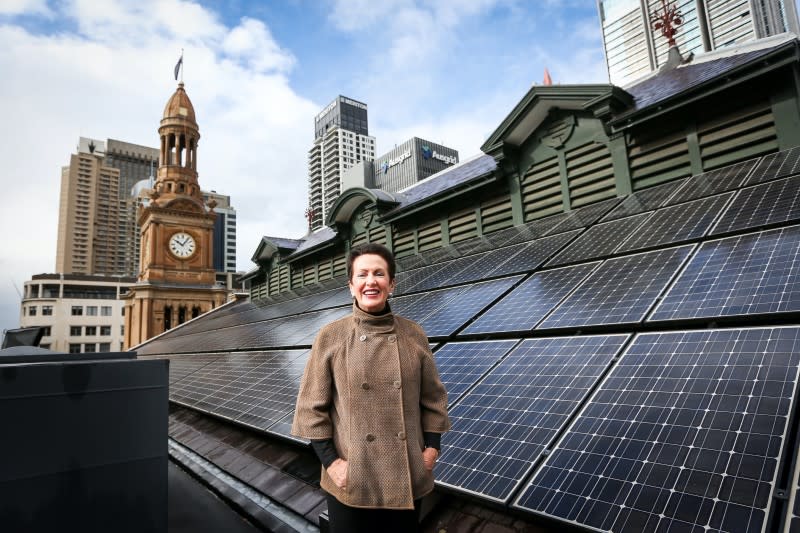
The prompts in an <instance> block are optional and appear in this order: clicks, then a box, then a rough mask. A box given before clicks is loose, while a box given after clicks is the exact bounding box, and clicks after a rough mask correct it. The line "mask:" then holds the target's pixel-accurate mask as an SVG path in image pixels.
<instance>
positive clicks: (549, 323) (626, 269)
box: [536, 245, 693, 329]
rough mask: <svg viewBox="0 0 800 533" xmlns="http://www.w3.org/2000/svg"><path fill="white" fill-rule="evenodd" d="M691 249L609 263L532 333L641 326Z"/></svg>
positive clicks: (644, 254)
mask: <svg viewBox="0 0 800 533" xmlns="http://www.w3.org/2000/svg"><path fill="white" fill-rule="evenodd" d="M692 248H693V246H691V245H689V246H681V247H678V248H668V249H666V250H656V251H654V252H647V253H643V254H636V255H628V256H624V257H618V258H616V259H609V260H608V261H606V262H604V263H603V264H602V265H600V266H599V267H598V268H596V269H595V270H594V271H593V272H592V274H590V275H589V277H588V278H587V279H586V281H584V282H583V283H581V285H580V286H579V287H578V288H577V289H576V290H575V292H574V293H573V294H572V295H570V296H569V297H567V299H566V300H565V301H564V303H562V304H561V305H559V306H558V307H556V309H555V310H554V311H553V312H552V314H550V316H549V317H547V318H546V319H545V320H544V321H543V322H542V323H541V324H539V326H537V328H536V329H544V328H563V327H579V326H590V325H600V324H623V323H637V322H641V321H642V320H643V319H644V317H645V315H646V314H647V312H648V311H649V310H650V308H651V307H652V305H653V303H654V302H655V301H656V298H658V296H659V295H660V294H661V292H662V291H663V290H664V288H665V287H666V286H667V283H669V281H670V279H672V277H673V276H674V275H675V272H677V271H678V268H679V267H680V265H681V264H682V263H683V262H684V260H685V259H686V258H687V257H688V256H689V252H691V250H692Z"/></svg>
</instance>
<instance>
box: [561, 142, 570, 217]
mask: <svg viewBox="0 0 800 533" xmlns="http://www.w3.org/2000/svg"><path fill="white" fill-rule="evenodd" d="M558 174H559V179H560V181H561V205H562V206H563V207H564V211H569V210H570V209H571V206H572V199H571V198H570V194H569V176H567V156H566V154H565V153H564V150H558Z"/></svg>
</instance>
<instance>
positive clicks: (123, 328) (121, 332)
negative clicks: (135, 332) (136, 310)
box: [119, 324, 125, 335]
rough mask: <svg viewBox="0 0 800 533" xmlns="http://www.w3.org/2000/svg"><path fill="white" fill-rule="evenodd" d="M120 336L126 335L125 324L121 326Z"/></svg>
mask: <svg viewBox="0 0 800 533" xmlns="http://www.w3.org/2000/svg"><path fill="white" fill-rule="evenodd" d="M119 334H120V335H125V324H123V325H121V326H120V327H119Z"/></svg>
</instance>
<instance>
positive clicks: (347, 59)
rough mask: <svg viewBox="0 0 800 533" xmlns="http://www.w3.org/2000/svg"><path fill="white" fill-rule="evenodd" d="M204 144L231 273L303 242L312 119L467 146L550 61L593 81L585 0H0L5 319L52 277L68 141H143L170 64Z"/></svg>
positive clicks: (0, 320) (379, 136)
mask: <svg viewBox="0 0 800 533" xmlns="http://www.w3.org/2000/svg"><path fill="white" fill-rule="evenodd" d="M181 48H183V49H184V50H185V71H184V74H185V82H186V90H187V93H188V94H189V97H190V98H191V99H192V102H193V103H194V106H195V110H196V112H197V120H198V123H199V125H200V131H201V135H202V139H201V142H200V147H199V154H198V165H199V173H200V178H199V179H200V185H201V187H203V188H204V189H207V190H212V189H213V190H216V191H218V192H221V193H224V194H228V195H230V196H231V201H232V203H233V205H234V206H235V208H236V209H237V213H238V224H239V226H238V235H237V241H238V254H237V256H238V257H237V266H238V268H239V269H240V270H249V269H251V268H252V267H253V264H252V263H251V262H250V260H249V258H250V256H251V255H252V253H253V251H254V250H255V247H256V246H257V244H258V242H259V240H260V237H261V236H262V235H275V236H283V237H294V238H296V237H300V236H302V235H303V234H304V230H305V220H304V218H303V211H304V210H305V207H306V195H307V181H306V180H307V177H306V171H307V168H306V165H307V152H308V149H309V148H310V146H311V142H312V140H313V120H314V115H315V114H316V113H318V112H319V111H320V110H321V109H322V108H323V107H324V106H325V105H327V104H328V103H329V102H330V101H331V100H333V98H334V97H335V96H336V95H338V94H343V95H345V96H349V97H352V98H355V99H358V100H361V101H363V102H366V103H367V104H368V106H369V127H370V134H371V135H373V136H375V137H376V142H377V154H378V155H381V154H383V153H384V152H386V151H388V150H389V149H391V148H392V147H393V146H394V145H395V144H397V143H401V142H403V141H405V140H407V139H409V138H410V137H412V136H419V137H422V138H426V139H429V140H431V141H434V142H440V143H442V144H445V145H448V146H452V147H454V148H456V149H458V150H459V152H460V155H461V157H462V159H463V158H466V157H469V156H472V155H475V154H476V153H478V151H479V147H480V145H481V144H482V142H483V141H484V140H485V139H486V137H487V136H488V135H489V134H490V133H491V132H492V131H493V130H494V128H495V127H496V126H497V125H498V124H499V123H500V121H501V120H502V119H503V118H504V117H505V116H506V114H507V113H508V112H509V111H510V110H511V109H512V108H513V106H514V105H515V104H516V103H517V102H518V101H519V99H520V98H521V97H522V96H523V95H524V94H525V92H526V91H527V90H528V88H529V87H530V86H531V85H532V84H533V83H541V81H542V78H543V72H544V69H545V67H547V68H548V69H549V71H550V73H551V75H552V78H553V80H554V82H555V83H567V84H572V83H605V82H607V75H606V70H605V67H604V64H603V53H602V44H601V35H600V28H599V20H598V14H597V8H596V3H595V1H594V0H581V1H578V0H537V1H531V0H518V1H517V0H430V1H428V0H380V1H379V0H283V1H273V2H268V1H244V0H238V1H237V0H234V1H230V2H212V1H201V2H196V1H187V0H130V1H129V0H116V1H105V2H97V1H95V0H58V1H50V2H47V1H45V0H2V1H0V72H2V73H3V75H2V79H3V83H0V117H3V119H2V122H1V123H2V128H3V129H2V142H1V143H0V158H1V160H2V161H3V162H4V164H3V169H2V171H0V180H2V184H3V191H4V200H5V201H4V208H3V209H2V210H0V213H2V214H0V217H2V218H0V224H2V227H3V228H4V229H5V231H6V234H5V235H4V238H3V242H4V246H3V247H2V251H0V272H2V274H3V275H2V276H0V328H2V329H6V328H12V327H17V326H18V325H19V297H18V296H17V292H16V288H15V287H17V288H19V289H20V290H21V289H22V286H23V283H24V282H25V281H26V280H28V279H30V277H31V275H33V274H37V273H43V272H53V271H54V268H55V254H56V228H57V225H58V202H59V188H60V175H61V167H62V166H63V165H66V164H68V162H69V156H70V154H71V153H73V152H74V150H75V146H76V144H77V141H78V138H79V137H81V136H84V137H92V138H96V139H107V138H113V139H119V140H124V141H128V142H133V143H137V144H144V145H147V146H156V145H157V142H158V136H157V128H158V122H159V120H160V118H161V113H162V111H163V108H164V104H165V103H166V101H167V100H168V99H169V97H170V95H171V94H172V92H173V91H174V89H175V86H176V83H175V80H174V79H173V78H172V69H173V66H174V65H175V62H176V61H177V59H178V56H179V55H180V50H181Z"/></svg>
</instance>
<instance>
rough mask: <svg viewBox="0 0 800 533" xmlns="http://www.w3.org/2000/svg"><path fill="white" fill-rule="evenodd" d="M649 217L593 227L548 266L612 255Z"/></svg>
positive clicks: (647, 215) (619, 220)
mask: <svg viewBox="0 0 800 533" xmlns="http://www.w3.org/2000/svg"><path fill="white" fill-rule="evenodd" d="M649 216H650V214H649V213H642V214H639V215H634V216H631V217H627V218H620V219H617V220H612V221H611V222H604V223H602V224H597V225H596V226H592V227H591V228H589V229H588V230H586V232H584V233H583V234H582V235H581V236H580V237H578V238H577V239H575V240H574V241H573V242H572V243H571V244H570V245H569V246H567V247H566V248H565V249H564V250H562V251H561V252H560V253H559V254H558V255H557V256H555V257H554V258H553V259H551V260H550V261H548V262H547V265H546V266H558V265H565V264H568V263H577V262H579V261H583V260H586V259H597V258H603V257H604V256H607V255H611V253H613V252H614V250H616V249H617V247H618V246H619V245H620V244H621V243H622V241H624V240H625V239H626V238H627V237H628V236H629V235H630V234H631V233H633V232H634V231H636V228H638V227H639V225H640V224H641V223H642V222H644V221H645V220H646V219H647V217H649Z"/></svg>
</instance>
